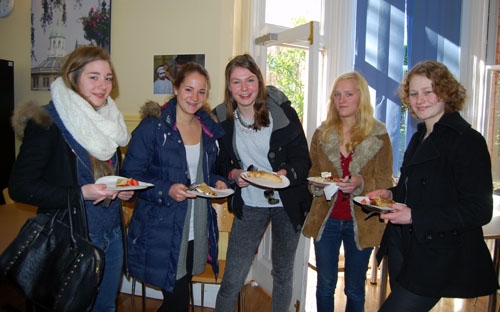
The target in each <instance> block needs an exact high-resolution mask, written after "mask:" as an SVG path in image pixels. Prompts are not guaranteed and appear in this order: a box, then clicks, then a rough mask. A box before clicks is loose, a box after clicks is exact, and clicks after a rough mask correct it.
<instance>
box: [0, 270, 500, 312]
mask: <svg viewBox="0 0 500 312" xmlns="http://www.w3.org/2000/svg"><path fill="white" fill-rule="evenodd" d="M311 275H312V276H311ZM314 275H315V274H314V273H312V274H310V278H309V281H308V284H310V283H311V282H312V281H313V280H314V283H315V277H314ZM340 275H341V276H339V281H338V283H337V292H336V294H335V311H344V310H345V295H344V294H343V289H344V280H343V276H342V274H340ZM314 285H315V284H314ZM314 285H313V286H311V285H308V291H309V292H311V288H314ZM0 294H1V295H0V311H1V312H23V311H26V308H25V304H24V300H23V298H22V296H20V294H19V293H18V292H17V291H16V290H14V289H12V287H9V285H6V283H5V282H2V283H0ZM242 294H243V295H242V296H243V300H242V301H243V308H242V312H268V311H271V298H270V297H269V296H268V295H267V294H265V293H264V292H263V291H262V290H261V289H259V288H256V287H251V286H250V285H247V286H245V288H244V290H243V292H242ZM308 298H311V299H310V300H309V301H310V302H307V303H305V304H306V306H305V311H306V312H316V303H315V302H314V293H313V294H312V295H309V296H308ZM497 298H498V299H497V310H496V311H498V309H499V308H498V302H499V301H500V296H498V295H497ZM160 305H161V300H157V299H149V298H148V299H146V311H145V312H155V311H157V309H158V307H159V306H160ZM377 306H378V285H372V284H371V283H370V279H369V278H368V279H367V282H366V304H365V312H376V311H377ZM487 306H488V298H487V297H480V298H478V299H477V300H476V299H441V301H440V302H439V303H438V304H437V305H436V306H435V307H434V308H433V309H432V310H431V312H485V311H486V310H487ZM135 311H137V312H139V311H142V301H141V298H140V297H136V298H135V302H134V307H132V303H131V296H130V295H129V294H124V293H121V294H120V295H119V296H118V306H117V312H135ZM201 311H205V312H213V311H214V309H211V308H203V309H202V308H201V307H195V309H194V311H193V312H201ZM235 311H236V310H235Z"/></svg>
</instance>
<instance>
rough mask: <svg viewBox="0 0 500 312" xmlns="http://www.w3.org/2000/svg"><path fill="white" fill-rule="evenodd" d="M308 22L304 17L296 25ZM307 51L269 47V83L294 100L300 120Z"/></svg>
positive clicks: (302, 107)
mask: <svg viewBox="0 0 500 312" xmlns="http://www.w3.org/2000/svg"><path fill="white" fill-rule="evenodd" d="M305 23H306V19H305V18H304V17H301V18H298V19H297V20H295V21H294V26H298V25H302V24H305ZM306 57H307V53H306V51H305V50H301V49H298V48H288V47H282V46H275V47H271V48H268V53H267V77H266V78H267V83H268V84H271V85H274V86H276V87H277V88H279V89H280V90H281V91H283V92H284V93H285V94H286V96H287V97H288V98H289V99H290V102H292V106H293V107H294V108H295V110H296V111H297V114H298V115H299V118H300V120H301V121H302V120H303V117H304V83H303V78H304V76H305V75H306V74H307V63H306Z"/></svg>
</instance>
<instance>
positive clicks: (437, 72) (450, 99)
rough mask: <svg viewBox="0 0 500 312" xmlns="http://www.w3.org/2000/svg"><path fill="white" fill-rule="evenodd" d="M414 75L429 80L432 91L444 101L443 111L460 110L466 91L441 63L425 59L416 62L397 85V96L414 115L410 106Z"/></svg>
mask: <svg viewBox="0 0 500 312" xmlns="http://www.w3.org/2000/svg"><path fill="white" fill-rule="evenodd" d="M414 76H424V77H426V78H428V79H430V80H431V82H432V91H433V92H434V93H436V95H437V97H438V98H439V99H440V100H441V101H443V102H445V113H451V112H455V111H460V110H462V108H463V105H464V103H465V98H466V97H467V91H466V90H465V88H464V87H463V86H462V85H461V84H460V83H459V82H458V81H457V80H456V79H455V77H453V75H452V73H451V72H450V71H449V69H448V68H447V67H446V66H445V65H444V64H442V63H439V62H436V61H432V60H427V61H422V62H420V63H418V64H416V65H415V66H414V67H413V68H412V69H411V70H410V71H409V72H408V73H407V74H406V76H405V77H404V78H403V81H402V82H401V84H400V85H399V89H398V91H399V97H400V99H401V102H403V104H404V105H406V106H407V107H408V108H409V110H410V113H411V114H412V115H413V116H415V113H414V112H413V110H412V108H411V106H410V80H411V79H412V78H413V77H414Z"/></svg>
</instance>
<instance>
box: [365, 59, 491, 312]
mask: <svg viewBox="0 0 500 312" xmlns="http://www.w3.org/2000/svg"><path fill="white" fill-rule="evenodd" d="M399 91H400V97H401V100H402V102H403V103H404V104H405V105H407V106H408V108H409V110H410V112H411V113H412V115H413V116H415V117H417V118H418V119H419V120H422V121H423V123H421V124H420V125H419V126H418V131H417V132H416V133H415V134H414V135H413V137H412V139H411V142H410V144H409V145H408V147H407V149H406V152H405V156H404V160H403V165H402V167H401V176H400V178H399V182H398V184H397V186H395V187H393V188H391V189H389V190H378V191H373V192H371V193H368V194H367V196H382V197H386V198H392V199H394V200H395V201H396V202H397V203H396V204H393V205H392V206H391V207H392V208H393V209H394V210H393V212H391V213H386V214H382V215H381V218H382V219H385V220H388V221H389V224H388V226H387V227H386V230H385V233H384V237H383V239H382V243H381V246H380V251H379V254H378V256H379V260H380V258H381V257H382V256H383V255H387V256H388V265H389V275H390V281H391V294H390V295H389V297H388V298H387V300H386V301H385V302H384V304H383V306H382V307H381V309H380V311H398V312H399V311H428V310H430V309H431V308H432V307H433V306H434V305H435V304H436V303H437V302H438V301H439V299H440V298H441V297H454V298H456V297H458V298H473V297H479V296H485V295H489V294H492V293H494V292H496V290H497V288H498V282H497V276H496V274H495V271H494V268H493V263H492V261H491V256H490V253H489V251H488V248H487V246H486V244H485V242H484V238H483V231H482V226H483V225H485V224H487V223H488V222H489V221H490V219H491V216H492V212H493V204H492V187H493V183H492V176H491V162H490V156H489V153H488V148H487V145H486V142H485V140H484V138H483V137H482V136H481V134H480V133H479V132H477V131H476V130H474V129H472V128H471V126H470V125H469V124H468V123H467V122H466V121H465V120H464V119H463V118H462V117H461V116H460V114H459V111H460V110H461V109H462V106H463V104H464V102H465V97H466V90H465V88H464V87H463V86H462V85H460V83H459V82H458V81H457V80H455V78H454V77H453V75H452V74H451V73H450V72H449V70H448V68H446V67H445V66H444V65H443V64H441V63H438V62H435V61H424V62H421V63H419V64H417V65H416V66H415V67H413V68H412V69H411V70H410V71H409V72H408V74H407V76H406V77H405V79H404V80H403V82H402V83H401V86H400V88H399Z"/></svg>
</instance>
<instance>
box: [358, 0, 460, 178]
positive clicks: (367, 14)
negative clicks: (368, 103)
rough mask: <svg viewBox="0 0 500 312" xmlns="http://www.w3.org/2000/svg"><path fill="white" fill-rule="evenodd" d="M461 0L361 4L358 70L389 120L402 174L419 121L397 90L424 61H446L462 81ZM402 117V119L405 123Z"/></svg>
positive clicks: (378, 115)
mask: <svg viewBox="0 0 500 312" xmlns="http://www.w3.org/2000/svg"><path fill="white" fill-rule="evenodd" d="M461 8H462V0H440V1H435V0H406V1H405V0H367V1H358V2H357V15H356V56H355V64H354V68H355V69H356V70H357V71H359V72H360V73H361V74H362V75H363V76H364V77H365V78H366V80H367V81H368V84H369V86H370V88H372V89H373V92H372V96H373V95H374V96H375V98H374V99H372V101H373V102H374V103H375V117H376V118H377V119H379V120H380V121H382V122H384V123H385V124H386V126H387V130H388V131H389V136H390V137H391V143H392V148H393V154H394V164H393V173H394V176H398V175H399V167H400V164H401V160H402V157H403V152H404V150H405V149H406V145H407V143H408V142H409V139H410V138H411V136H412V135H413V133H414V132H415V130H416V125H417V123H418V121H417V120H416V119H415V118H413V117H411V116H410V115H409V114H406V115H403V114H402V110H401V102H400V101H399V97H398V94H397V88H398V86H399V83H400V82H401V79H402V78H403V75H404V68H405V66H404V65H405V63H404V62H405V36H404V34H405V20H406V25H407V26H406V27H407V29H406V31H407V53H408V55H407V56H408V59H407V65H408V66H407V68H411V67H412V66H413V65H415V64H416V63H418V62H419V61H422V60H425V59H432V60H437V61H439V62H442V63H444V64H445V65H446V66H448V68H449V69H450V70H451V72H452V73H454V74H455V75H456V76H457V77H458V69H459V49H460V22H461V10H462V9H461ZM401 118H403V120H401Z"/></svg>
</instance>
